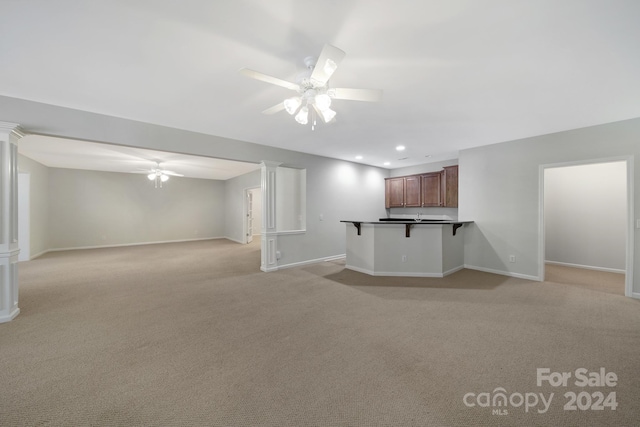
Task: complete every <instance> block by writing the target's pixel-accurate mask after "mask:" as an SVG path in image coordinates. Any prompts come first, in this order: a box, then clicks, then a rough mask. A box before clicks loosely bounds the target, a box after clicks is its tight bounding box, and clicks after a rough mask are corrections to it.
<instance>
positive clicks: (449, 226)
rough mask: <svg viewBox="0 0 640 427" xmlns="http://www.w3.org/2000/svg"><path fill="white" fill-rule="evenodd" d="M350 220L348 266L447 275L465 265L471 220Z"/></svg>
mask: <svg viewBox="0 0 640 427" xmlns="http://www.w3.org/2000/svg"><path fill="white" fill-rule="evenodd" d="M341 222H344V223H345V224H346V239H347V240H346V267H347V268H348V269H351V270H355V271H359V272H361V273H365V274H370V275H372V276H406V277H444V276H446V275H448V274H451V273H454V272H456V271H458V270H460V269H462V268H464V245H463V237H464V236H463V231H464V225H465V224H468V223H470V222H471V221H457V220H446V219H444V220H443V219H422V220H413V219H407V218H381V219H380V220H377V221H347V220H344V221H341Z"/></svg>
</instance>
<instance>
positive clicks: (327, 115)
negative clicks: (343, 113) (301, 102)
mask: <svg viewBox="0 0 640 427" xmlns="http://www.w3.org/2000/svg"><path fill="white" fill-rule="evenodd" d="M320 114H322V119H323V120H324V122H325V123H329V122H330V121H331V120H333V118H334V117H335V116H336V112H335V111H333V110H332V109H331V108H327V109H326V110H320Z"/></svg>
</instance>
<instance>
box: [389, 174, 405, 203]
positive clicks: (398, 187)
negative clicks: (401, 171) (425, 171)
mask: <svg viewBox="0 0 640 427" xmlns="http://www.w3.org/2000/svg"><path fill="white" fill-rule="evenodd" d="M384 184H385V207H386V208H387V209H388V208H402V207H404V178H402V177H400V178H387V179H385V181H384Z"/></svg>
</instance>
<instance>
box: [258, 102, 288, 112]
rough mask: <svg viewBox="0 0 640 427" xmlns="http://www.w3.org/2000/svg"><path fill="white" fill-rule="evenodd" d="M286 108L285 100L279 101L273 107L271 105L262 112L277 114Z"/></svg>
mask: <svg viewBox="0 0 640 427" xmlns="http://www.w3.org/2000/svg"><path fill="white" fill-rule="evenodd" d="M282 110H284V102H278V103H277V104H276V105H274V106H273V107H269V108H267V109H266V110H264V111H263V112H262V114H275V113H278V112H280V111H282Z"/></svg>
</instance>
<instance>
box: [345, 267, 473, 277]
mask: <svg viewBox="0 0 640 427" xmlns="http://www.w3.org/2000/svg"><path fill="white" fill-rule="evenodd" d="M345 267H346V268H348V269H349V270H353V271H357V272H359V273H364V274H368V275H369V276H388V277H435V278H443V277H445V276H448V275H450V274H453V273H455V272H456V271H460V270H462V269H463V268H464V266H462V265H461V266H459V267H455V268H452V269H451V270H447V271H445V272H444V273H409V272H398V271H377V272H376V271H372V270H367V269H365V268H360V267H355V266H353V265H346V266H345Z"/></svg>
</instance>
